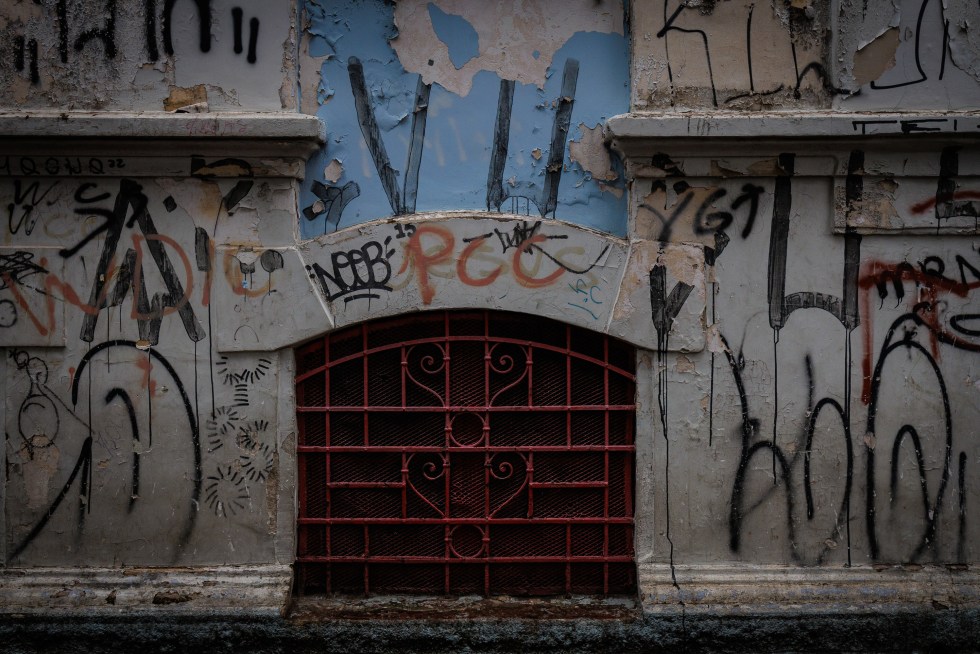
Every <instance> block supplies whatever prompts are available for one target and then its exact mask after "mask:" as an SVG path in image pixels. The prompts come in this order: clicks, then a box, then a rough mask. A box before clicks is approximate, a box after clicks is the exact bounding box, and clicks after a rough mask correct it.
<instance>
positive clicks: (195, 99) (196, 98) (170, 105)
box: [163, 84, 208, 111]
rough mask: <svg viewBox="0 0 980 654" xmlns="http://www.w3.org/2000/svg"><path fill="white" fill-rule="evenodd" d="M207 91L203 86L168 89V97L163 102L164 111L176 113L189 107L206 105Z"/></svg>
mask: <svg viewBox="0 0 980 654" xmlns="http://www.w3.org/2000/svg"><path fill="white" fill-rule="evenodd" d="M207 101H208V91H207V88H206V87H205V86H204V84H197V85H196V86H191V87H189V88H181V87H179V86H171V87H170V95H168V96H167V97H166V98H164V100H163V109H164V111H176V110H178V109H182V108H185V107H187V106H189V105H196V104H201V103H204V104H207Z"/></svg>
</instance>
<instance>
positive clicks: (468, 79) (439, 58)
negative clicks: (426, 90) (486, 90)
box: [392, 0, 623, 97]
mask: <svg viewBox="0 0 980 654" xmlns="http://www.w3.org/2000/svg"><path fill="white" fill-rule="evenodd" d="M429 4H432V5H434V6H436V7H438V8H439V9H440V10H441V11H444V12H446V13H448V14H453V15H455V16H458V17H460V18H461V19H463V20H465V21H466V22H467V23H468V24H470V25H471V26H472V27H473V29H474V30H475V31H476V33H477V35H478V42H479V56H477V57H474V58H472V59H470V60H469V61H467V62H466V63H465V64H464V65H463V66H462V67H457V66H456V65H455V64H453V62H452V60H451V58H450V56H449V49H448V48H447V47H446V46H445V44H443V43H442V41H441V40H440V39H439V37H438V36H437V35H436V33H435V31H434V30H433V28H432V21H431V19H430V18H429V15H428V14H429V10H428V5H429ZM553 11H554V6H553V3H552V2H550V1H549V0H506V1H505V2H494V3H492V4H485V3H474V2H467V1H466V0H436V1H435V2H431V3H426V2H424V1H421V0H413V1H411V2H399V3H398V4H397V5H396V7H395V14H394V20H395V23H396V24H397V25H398V36H397V38H395V39H394V40H393V41H392V47H393V48H394V49H395V51H396V52H397V53H398V58H399V61H401V63H402V65H403V66H404V67H405V69H406V70H407V71H409V72H411V73H417V74H419V75H422V78H423V80H424V81H425V82H426V83H432V82H438V83H439V84H440V85H441V86H442V87H444V88H445V89H446V90H447V91H450V92H451V93H454V94H456V95H459V96H461V97H465V96H466V95H468V94H469V92H470V88H471V87H472V84H473V78H474V76H475V75H476V73H477V72H479V71H481V70H486V71H492V72H494V73H496V74H497V75H499V76H500V78H501V79H508V80H514V81H517V82H520V83H521V84H533V85H535V86H537V87H539V88H544V85H545V81H546V80H547V78H548V68H549V67H550V66H551V63H552V60H553V58H554V55H555V53H556V52H557V51H558V49H559V48H561V47H562V45H563V44H564V43H565V42H567V41H568V40H569V39H570V38H571V37H572V36H573V35H574V34H575V33H577V32H597V33H606V34H618V35H622V34H623V16H622V5H621V4H620V3H619V2H609V3H602V4H601V5H597V4H596V3H595V2H593V1H592V0H573V1H570V2H563V3H562V10H561V15H562V19H561V20H552V19H551V15H552V13H553ZM434 44H438V45H435V47H433V45H434Z"/></svg>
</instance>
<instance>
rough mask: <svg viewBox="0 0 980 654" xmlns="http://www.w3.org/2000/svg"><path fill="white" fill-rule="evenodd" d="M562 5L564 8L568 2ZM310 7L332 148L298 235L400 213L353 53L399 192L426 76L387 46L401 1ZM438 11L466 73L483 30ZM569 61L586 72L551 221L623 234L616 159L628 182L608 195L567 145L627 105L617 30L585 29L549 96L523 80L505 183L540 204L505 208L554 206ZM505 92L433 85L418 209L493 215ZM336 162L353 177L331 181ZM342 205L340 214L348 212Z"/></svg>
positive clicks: (613, 183)
mask: <svg viewBox="0 0 980 654" xmlns="http://www.w3.org/2000/svg"><path fill="white" fill-rule="evenodd" d="M556 8H557V9H560V8H561V3H560V2H559V3H556ZM304 10H305V13H306V17H307V19H308V21H309V23H308V24H309V27H308V28H307V31H308V33H309V35H310V37H311V40H310V44H309V54H310V55H311V56H312V57H318V58H319V57H324V58H325V59H321V60H319V61H322V64H321V69H320V73H321V83H320V86H319V89H318V91H317V102H318V104H319V109H318V110H317V116H318V117H320V118H321V119H322V120H323V121H324V122H325V124H326V127H327V138H328V141H327V144H326V146H325V148H323V149H322V150H321V151H320V152H319V153H317V154H316V155H314V156H313V157H312V158H311V159H310V162H309V164H308V167H307V177H306V180H305V181H304V182H303V187H302V192H301V196H300V234H301V236H302V237H303V238H313V237H315V236H318V235H321V234H324V233H328V232H331V231H334V230H335V229H343V228H345V227H348V226H351V225H354V224H357V223H361V222H365V221H368V220H374V219H378V218H384V217H387V216H391V215H393V214H396V213H400V212H399V211H396V210H395V209H393V207H392V206H391V204H392V203H391V202H390V201H389V198H388V197H387V196H386V193H385V190H384V187H383V185H382V182H381V178H380V176H379V174H378V170H377V167H376V166H375V163H374V159H373V158H372V155H371V153H370V151H369V149H368V146H367V144H366V140H367V139H366V137H365V135H364V133H363V131H362V127H361V122H360V121H359V119H358V112H357V109H356V106H355V94H354V92H353V90H352V81H351V74H350V70H349V63H350V61H351V58H352V57H354V58H356V59H357V60H358V61H360V62H361V65H362V67H363V71H364V80H365V85H366V88H367V90H368V95H369V99H370V103H369V104H370V108H371V110H372V111H373V115H374V117H375V121H376V123H377V127H378V134H379V135H380V139H381V141H382V142H383V146H384V149H385V151H386V153H387V156H388V160H389V161H390V165H391V168H393V169H394V171H393V173H394V175H395V179H396V182H397V187H398V188H399V190H400V191H401V190H402V188H403V183H404V178H405V174H406V170H407V168H408V165H407V158H408V150H409V142H410V139H411V136H412V124H413V117H414V111H413V110H414V109H415V102H416V92H417V89H418V87H419V85H420V76H419V75H416V74H414V73H409V72H407V71H406V70H405V69H404V67H403V66H402V64H401V63H400V62H399V60H398V56H397V53H396V52H395V50H394V49H393V48H392V46H391V45H390V43H389V40H391V39H393V38H395V36H396V35H397V29H396V27H395V24H394V17H393V12H394V8H393V6H392V5H391V4H389V3H386V2H383V1H381V0H367V1H355V0H351V1H347V2H329V3H319V2H312V1H310V0H306V1H305V3H304ZM428 10H429V11H428V14H429V17H430V19H431V20H432V21H433V28H434V29H435V32H436V34H437V35H438V36H439V38H440V39H441V40H443V42H444V43H446V45H447V47H448V48H449V52H450V58H451V60H452V62H453V65H455V66H457V67H461V66H462V65H463V64H464V63H465V62H466V61H468V60H469V59H470V58H472V57H473V56H474V55H475V54H476V52H477V42H476V31H475V30H474V29H473V27H472V26H471V25H469V24H468V23H467V22H466V21H465V20H464V19H463V18H462V17H460V16H453V15H451V14H447V13H446V12H444V11H443V10H442V9H440V8H439V7H436V6H435V5H434V4H433V3H429V6H428ZM568 60H577V61H578V64H579V72H578V77H577V84H576V90H575V94H574V101H573V104H572V111H571V120H570V128H569V130H568V134H567V138H565V139H564V141H565V143H564V153H563V157H562V161H563V166H562V173H561V179H560V184H559V186H558V192H557V206H556V207H555V210H554V211H553V212H548V217H554V218H558V219H560V220H566V221H569V222H574V223H578V224H580V225H584V226H588V227H591V228H595V229H599V230H602V231H605V232H610V233H613V234H618V235H625V233H626V196H625V193H616V192H613V191H614V190H623V189H624V188H625V185H624V178H623V174H622V167H621V166H620V165H619V162H618V160H617V159H616V158H615V156H613V168H614V170H617V171H618V177H617V178H616V179H615V180H605V181H604V184H605V185H606V187H607V188H606V190H603V189H602V188H601V187H600V184H599V183H598V182H597V181H595V180H593V179H592V176H591V174H590V173H588V172H587V171H584V170H583V169H582V168H581V167H580V166H579V165H578V163H576V162H572V161H571V160H570V159H569V152H568V141H570V140H576V141H578V140H580V139H581V138H582V135H581V133H580V128H579V126H580V124H585V125H586V126H587V127H589V128H592V127H594V126H595V125H596V124H599V123H602V122H604V121H605V119H606V118H608V117H610V116H613V115H616V114H619V113H624V112H626V111H627V110H628V107H629V66H628V47H627V42H626V38H625V37H623V36H622V35H618V34H602V33H597V32H578V33H576V34H574V35H573V36H572V37H571V38H570V39H568V40H567V41H566V42H565V43H564V44H563V45H562V46H561V47H560V48H559V49H558V50H557V52H556V53H555V56H554V58H553V60H552V63H551V68H550V69H549V72H548V78H547V81H546V83H545V85H544V88H543V89H539V88H537V87H536V86H534V85H533V84H521V83H516V84H515V87H514V92H513V108H512V113H511V122H510V135H509V139H508V141H507V157H506V165H505V167H504V171H503V175H502V178H503V180H505V181H504V183H503V188H504V190H505V192H509V193H510V194H511V195H521V196H524V197H529V198H532V200H531V201H528V200H525V199H524V197H519V198H511V199H506V200H504V202H503V204H502V205H501V207H500V211H502V212H507V213H521V214H525V213H526V214H528V215H530V216H533V217H540V215H541V211H542V209H543V208H544V207H539V206H538V205H539V204H544V203H543V202H541V201H540V199H541V198H542V197H543V196H546V195H547V192H546V190H542V187H543V186H544V182H545V179H546V174H547V173H546V168H547V164H548V159H549V155H550V152H549V151H550V146H551V142H552V132H553V124H554V122H555V117H556V112H557V106H558V105H560V102H557V101H558V100H559V98H560V97H561V95H562V93H561V89H562V80H563V70H564V68H565V66H566V62H567V61H568ZM500 87H501V80H500V77H498V75H497V74H496V73H495V72H493V71H488V70H483V71H481V72H479V73H477V74H476V75H475V76H474V78H473V86H472V89H471V91H470V92H469V93H468V94H467V95H466V96H465V97H461V96H459V95H456V94H454V93H451V92H449V91H447V90H446V89H444V88H443V87H442V86H440V85H439V84H438V83H434V84H432V85H431V89H430V91H429V98H428V103H427V108H426V113H427V116H426V127H425V138H424V147H423V149H422V155H421V162H420V165H419V169H418V190H417V200H416V204H415V211H416V212H426V211H445V210H476V211H487V208H488V206H487V186H488V173H489V171H490V165H491V151H492V149H493V144H494V131H495V125H496V121H497V106H498V96H499V94H500ZM535 149H539V150H540V153H539V154H540V158H535V156H532V153H533V151H534V150H535ZM335 159H336V160H338V161H339V162H340V163H341V165H342V166H343V175H342V176H341V177H340V178H339V179H337V180H336V181H327V180H325V179H324V168H325V167H326V166H327V165H328V164H330V163H331V162H332V161H333V160H335ZM507 180H510V181H509V182H508V181H507ZM617 195H618V196H619V197H617ZM341 206H343V207H344V208H343V211H342V212H340V211H338V210H339V208H340V207H341ZM331 208H332V209H333V211H330V209H331ZM396 208H397V207H396Z"/></svg>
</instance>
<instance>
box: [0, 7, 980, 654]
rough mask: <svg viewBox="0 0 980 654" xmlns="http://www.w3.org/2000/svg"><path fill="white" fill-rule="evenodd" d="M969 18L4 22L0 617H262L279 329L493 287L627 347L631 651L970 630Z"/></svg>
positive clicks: (972, 301) (282, 387)
mask: <svg viewBox="0 0 980 654" xmlns="http://www.w3.org/2000/svg"><path fill="white" fill-rule="evenodd" d="M978 12H980V9H978V8H977V6H976V5H975V4H970V3H951V2H950V3H944V2H941V1H940V0H900V1H899V0H895V1H894V2H892V1H888V2H884V1H882V2H878V1H877V0H867V1H866V2H851V1H850V0H839V1H838V2H833V3H822V2H816V1H814V2H809V1H807V0H792V1H791V2H783V1H782V0H779V1H778V2H776V1H772V2H770V1H769V0H763V1H761V2H759V1H757V2H754V3H753V2H743V1H741V0H719V1H709V0H683V1H681V0H655V1H654V0H651V1H650V2H635V3H629V5H628V6H625V7H624V5H623V4H622V3H620V2H612V1H609V0H603V1H602V2H593V1H592V0H587V1H585V0H583V1H582V2H557V0H556V1H551V0H512V1H509V2H504V3H474V2H461V1H457V0H433V1H431V2H421V1H417V0H403V1H400V2H395V3H390V2H380V1H375V0H364V1H354V0H349V1H348V0H345V1H343V2H314V1H313V0H302V1H297V2H296V3H285V2H283V3H269V2H266V3H258V2H256V3H249V2H243V3H238V4H236V3H231V2H224V1H223V0H197V1H192V0H177V1H176V2H175V1H173V0H160V1H159V2H153V1H148V2H135V1H129V0H105V1H104V2H101V1H100V2H94V3H92V2H74V1H72V0H44V1H43V2H27V1H23V2H13V3H11V4H7V5H5V6H4V7H3V8H2V9H0V43H3V44H4V47H6V50H5V52H7V53H8V54H9V55H10V56H4V57H0V88H2V89H3V90H4V91H5V92H4V93H3V94H2V96H0V104H2V111H0V134H3V138H2V139H0V212H2V213H3V214H4V215H5V217H6V219H5V220H0V353H2V356H0V396H2V397H3V400H2V401H0V422H2V423H3V425H4V430H5V435H6V437H5V446H4V448H3V453H2V458H3V462H4V466H2V470H3V475H4V478H3V484H2V486H0V488H2V503H3V506H4V511H3V513H2V517H0V527H2V530H3V533H4V537H3V539H2V541H0V559H2V560H3V562H4V568H3V571H2V573H0V587H2V588H3V589H4V591H5V592H4V593H2V595H0V600H2V610H3V611H5V612H8V613H17V612H25V613H26V614H31V615H35V617H36V614H38V613H43V612H44V611H48V610H51V609H58V610H63V611H66V612H67V615H90V614H91V615H95V614H99V615H101V616H102V617H103V618H105V617H106V616H107V615H110V614H111V615H116V614H117V613H122V614H124V615H129V614H130V613H131V614H133V615H135V614H136V612H139V611H157V612H159V613H161V614H163V615H168V616H169V615H174V616H183V617H184V618H187V617H188V616H191V615H194V614H195V612H198V611H202V610H207V609H215V607H219V608H221V609H222V610H251V611H253V612H254V615H257V616H263V617H264V618H266V619H272V618H271V616H274V615H277V614H278V613H279V612H281V611H284V610H285V609H286V607H287V606H288V605H289V601H290V600H289V598H290V594H291V589H290V569H289V566H290V564H291V563H292V562H293V560H294V559H295V543H294V534H295V528H296V526H295V515H296V494H297V488H296V474H297V472H296V465H297V464H296V454H295V447H296V444H295V432H296V425H295V422H296V412H295V400H294V396H295V391H294V386H293V385H294V375H295V365H294V362H293V355H292V348H293V346H295V345H298V344H300V343H303V342H305V341H307V340H309V339H312V338H316V337H319V336H322V335H323V334H325V333H327V332H329V331H330V330H333V329H337V328H340V327H344V326H347V325H352V324H356V323H359V322H362V321H365V320H372V319H377V318H384V317H389V316H396V315H401V314H406V313H411V312H416V311H425V310H429V309H454V308H478V309H495V310H506V311H516V312H520V313H523V314H526V315H528V316H529V317H533V316H547V317H550V318H554V319H557V320H561V321H564V322H567V323H571V324H574V325H578V326H582V327H585V328H588V329H592V330H596V331H600V332H603V333H607V334H610V335H612V336H615V337H617V338H621V339H624V340H626V341H629V342H630V343H632V344H634V345H635V346H636V347H637V349H638V355H637V357H638V358H637V361H638V366H637V371H638V372H637V405H638V410H637V418H636V434H637V462H636V472H635V477H636V491H635V492H636V502H635V505H636V507H637V509H636V525H637V532H636V533H637V537H636V542H635V550H636V557H637V564H638V570H639V580H640V588H639V594H638V598H637V599H638V602H637V603H636V605H635V606H633V609H635V613H631V614H630V615H631V616H632V617H629V618H623V619H622V620H620V621H619V622H621V623H622V624H624V625H625V624H627V623H629V624H630V625H633V626H631V627H629V629H634V631H633V632H630V633H635V634H639V635H638V636H637V637H639V638H646V639H647V640H645V641H643V642H648V641H649V642H652V640H651V639H653V638H654V636H649V637H648V635H649V634H656V633H659V632H658V631H657V629H658V628H659V627H657V626H656V624H654V623H653V622H650V621H651V620H654V621H655V619H656V616H658V615H661V616H663V617H664V619H665V620H666V621H667V622H664V623H662V624H660V626H661V627H663V628H664V629H667V631H669V632H670V633H671V634H673V636H671V637H672V638H673V637H676V633H677V632H676V628H675V627H676V625H675V624H674V620H675V618H677V615H678V614H677V612H678V611H679V612H680V616H681V617H680V619H681V620H682V627H681V630H682V633H684V634H686V633H687V632H686V631H685V630H686V628H687V627H686V623H684V622H683V621H684V620H685V619H686V616H687V615H688V614H689V613H690V614H691V615H693V614H700V615H701V616H702V618H703V617H704V616H711V615H724V616H731V615H736V614H740V613H741V614H745V615H761V614H762V613H763V612H765V611H769V610H773V611H775V609H778V608H780V607H785V606H794V607H795V606H804V607H805V608H804V609H803V610H804V612H805V611H807V610H809V611H811V612H813V613H814V614H816V613H820V612H822V614H825V615H831V614H832V615H835V616H844V615H846V614H847V613H848V612H849V611H851V612H857V613H858V614H862V615H864V614H869V613H874V612H875V611H885V609H886V608H887V610H888V611H898V612H902V611H906V612H908V611H912V612H914V613H915V614H916V615H918V616H919V619H922V620H924V622H923V624H928V625H932V626H931V627H929V628H935V629H938V628H940V624H941V623H942V620H939V619H938V618H936V619H932V618H929V619H926V618H922V615H924V614H926V613H929V612H930V611H940V610H945V609H946V608H954V609H957V610H959V611H963V613H957V614H956V615H960V616H967V618H965V619H966V620H967V623H969V621H970V620H973V619H974V617H975V613H969V611H973V610H975V608H976V606H977V605H978V604H980V591H978V587H980V586H978V584H977V580H976V570H975V563H976V561H977V558H978V554H980V553H978V551H977V548H976V545H975V543H976V542H977V540H978V537H980V525H978V523H977V521H976V520H975V518H976V515H977V510H978V509H977V507H980V477H978V462H980V443H978V441H977V439H976V433H975V432H976V427H975V426H976V425H977V424H980V401H978V394H980V372H978V368H977V354H978V352H980V317H978V316H980V310H978V308H977V306H978V304H977V301H976V295H975V292H976V289H977V288H978V287H980V240H978V229H980V228H978V222H977V219H978V216H980V181H978V178H980V155H978V150H977V148H976V145H975V142H976V135H977V132H978V130H980V113H978V112H977V110H976V109H977V103H978V99H980V81H978V63H977V48H978V47H980V46H978V41H977V39H976V37H975V35H974V34H973V32H974V30H975V29H976V27H975V26H976V25H978V24H980V13H978ZM82 568H85V569H87V571H86V572H85V573H84V574H83V573H82V572H80V570H81V569H82ZM134 579H138V580H139V581H138V583H137V582H134ZM110 600H111V601H110ZM369 604H370V602H369ZM774 607H775V608H774ZM362 608H363V606H362ZM633 609H631V610H633ZM338 610H340V609H338V608H337V607H336V606H334V607H333V608H332V609H330V611H333V612H332V613H331V612H330V611H327V612H326V613H323V614H319V613H317V612H316V610H313V613H312V614H309V615H312V616H313V617H311V618H310V620H311V621H315V620H320V619H323V618H324V616H326V618H327V619H330V618H331V616H333V617H334V618H336V617H337V615H338V613H337V611H338ZM359 610H360V609H359ZM73 611H74V612H75V613H72V612H73ZM127 612H130V613H127ZM168 612H169V613H168ZM712 612H713V613H712ZM146 615H151V616H152V615H154V614H152V613H150V614H146ZM774 615H775V614H774V613H770V614H768V616H769V617H768V618H767V619H772V620H776V621H777V622H778V621H779V620H781V619H782V618H778V619H777V618H776V617H774ZM883 615H884V614H883ZM888 615H892V613H889V614H888ZM140 616H141V617H140V619H144V618H145V615H144V614H140ZM548 616H549V614H547V611H545V615H544V617H545V618H548ZM970 616H973V617H970ZM552 617H553V616H552ZM933 617H935V616H933ZM19 619H20V618H17V620H19ZM32 619H34V618H32ZM345 619H346V618H345ZM357 619H358V620H360V619H366V618H357ZM372 619H373V618H372ZM382 619H386V618H382ZM603 619H605V618H603ZM958 619H959V618H956V619H953V621H954V622H956V620H958ZM616 620H619V618H616ZM630 621H632V622H630ZM831 622H833V621H831ZM668 623H669V624H668ZM763 623H764V621H763V622H760V623H759V624H760V625H761V624H763ZM10 624H11V625H12V626H9V629H10V630H12V631H11V632H10V633H15V634H16V633H20V632H19V631H18V630H19V629H21V626H19V625H20V624H22V623H17V622H16V620H15V621H14V622H12V623H10ZM268 624H272V623H268ZM602 624H603V625H605V626H602V627H601V628H600V627H597V629H598V631H597V632H596V633H597V634H599V636H597V638H606V637H607V636H608V637H611V636H609V633H612V632H615V634H618V635H615V637H617V638H619V637H623V638H625V637H627V636H628V633H627V631H629V629H627V627H622V629H624V630H625V631H616V629H612V631H610V630H609V624H612V623H611V622H609V623H605V622H604V623H602ZM705 624H706V623H705ZM766 624H768V623H766ZM780 624H783V627H781V628H784V629H786V630H792V627H787V626H786V624H788V623H782V622H780ZM828 624H830V623H828ZM958 624H959V623H958ZM276 625H277V626H273V627H270V629H273V630H276V629H278V630H281V631H282V633H284V634H285V633H286V632H289V633H291V634H292V635H293V637H296V638H305V637H306V636H304V635H303V633H305V632H302V633H300V632H294V631H290V630H292V629H293V627H292V626H288V625H285V626H284V625H282V624H279V623H276ZM650 625H653V626H650ZM664 625H666V626H664ZM671 625H674V626H671ZM961 626H962V625H961ZM647 627H649V629H648V628H647ZM4 628H8V627H4ZM47 628H50V629H53V630H55V631H57V630H58V629H60V627H58V626H57V625H54V624H53V623H49V624H48V627H47ZM706 628H707V627H706ZM719 628H721V627H719ZM439 629H442V627H439V628H438V629H436V631H439ZM501 629H502V630H503V631H506V630H507V629H510V627H506V628H504V627H501ZM515 629H516V631H514V633H517V634H518V635H520V634H525V632H524V631H521V629H524V627H520V628H516V627H515ZM617 629H618V627H617ZM313 631H315V629H314V630H313ZM356 631H357V630H356V629H353V630H352V631H351V633H354V632H356ZM396 631H397V630H396ZM477 632H479V629H477ZM600 632H601V633H600ZM398 633H400V632H398ZM398 633H394V632H393V635H392V636H391V637H392V639H393V641H392V642H395V641H397V639H398V638H400V636H399V635H398ZM556 633H557V632H556ZM957 633H959V632H957ZM297 634H298V635H297ZM439 634H440V635H439V638H440V639H441V638H443V637H444V632H443V631H439ZM643 634H648V635H643ZM287 635H288V634H287ZM479 637H480V636H479V635H477V636H473V638H476V639H479ZM521 637H524V636H521ZM563 637H564V636H563V635H561V634H559V635H556V636H555V638H563ZM684 637H685V638H686V635H685V636H684ZM542 638H544V640H542V641H541V642H543V643H544V642H545V641H547V643H552V641H551V640H549V639H550V638H551V636H548V637H547V638H545V637H543V636H542ZM399 642H400V641H399ZM438 642H439V643H440V646H442V643H443V641H442V640H439V641H438ZM474 642H475V641H474ZM535 642H537V641H535ZM566 642H573V641H571V640H568V641H566ZM583 642H584V641H583ZM672 642H673V641H672ZM957 642H959V641H957ZM547 643H546V644H547ZM544 647H545V645H542V648H544Z"/></svg>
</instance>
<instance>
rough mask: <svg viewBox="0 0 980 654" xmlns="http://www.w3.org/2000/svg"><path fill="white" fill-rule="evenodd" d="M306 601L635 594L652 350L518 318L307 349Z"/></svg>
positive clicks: (380, 330)
mask: <svg viewBox="0 0 980 654" xmlns="http://www.w3.org/2000/svg"><path fill="white" fill-rule="evenodd" d="M296 361H297V366H298V370H297V382H296V397H297V405H298V408H297V410H298V412H299V419H298V424H299V431H300V437H299V446H298V457H299V484H300V489H299V497H300V516H299V530H298V537H299V538H298V552H297V591H298V592H300V593H302V594H320V593H335V594H383V593H422V594H449V595H457V594H483V595H496V594H508V595H552V594H567V593H583V594H597V595H603V594H622V593H629V592H632V591H633V589H634V587H635V583H636V580H635V566H634V564H633V519H632V516H633V453H634V449H633V426H634V409H635V406H634V399H633V398H634V381H635V380H634V369H633V361H634V353H633V351H632V349H631V348H630V347H629V346H627V345H624V344H622V343H619V342H617V341H614V340H612V339H609V338H607V337H605V336H603V335H601V334H596V333H593V332H589V331H586V330H582V329H578V328H574V327H571V326H568V325H564V324H561V323H558V322H554V321H549V320H545V319H541V318H539V317H534V318H533V319H530V318H529V317H528V316H523V315H519V314H508V313H503V312H437V313H426V314H422V315H420V316H413V317H408V318H399V319H394V320H387V321H378V322H375V323H368V324H364V325H360V326H357V327H353V328H348V329H345V330H343V331H340V332H336V333H334V334H332V335H329V336H327V337H326V338H325V339H322V340H319V341H316V342H313V343H309V344H307V345H305V346H303V347H301V348H299V350H298V351H297V356H296Z"/></svg>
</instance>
